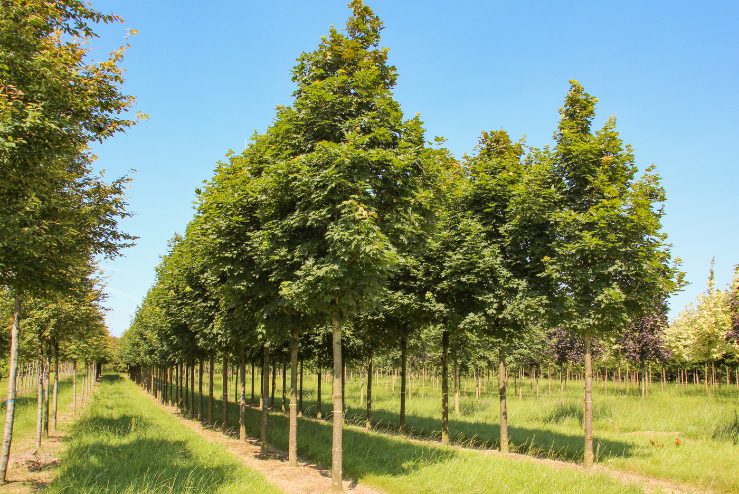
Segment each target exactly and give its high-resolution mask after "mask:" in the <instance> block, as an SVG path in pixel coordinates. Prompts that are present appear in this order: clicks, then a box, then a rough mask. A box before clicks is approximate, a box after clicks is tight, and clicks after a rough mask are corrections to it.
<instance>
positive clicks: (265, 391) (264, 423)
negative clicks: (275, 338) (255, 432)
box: [260, 343, 269, 452]
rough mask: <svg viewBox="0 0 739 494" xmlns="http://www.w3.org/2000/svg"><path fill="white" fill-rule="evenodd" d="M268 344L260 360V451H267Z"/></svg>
mask: <svg viewBox="0 0 739 494" xmlns="http://www.w3.org/2000/svg"><path fill="white" fill-rule="evenodd" d="M268 400H269V344H268V343H265V345H264V350H263V360H262V427H261V430H260V433H261V439H262V445H261V446H262V452H265V451H267V427H268V426H269V403H268Z"/></svg>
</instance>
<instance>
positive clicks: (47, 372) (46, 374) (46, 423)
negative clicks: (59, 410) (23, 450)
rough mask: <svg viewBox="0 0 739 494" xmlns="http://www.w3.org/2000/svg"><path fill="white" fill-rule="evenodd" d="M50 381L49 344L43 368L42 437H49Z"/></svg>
mask: <svg viewBox="0 0 739 494" xmlns="http://www.w3.org/2000/svg"><path fill="white" fill-rule="evenodd" d="M50 380H51V342H49V347H48V348H47V353H46V366H45V367H44V436H46V437H49V388H50V386H49V381H50Z"/></svg>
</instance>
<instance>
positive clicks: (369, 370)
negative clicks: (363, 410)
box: [364, 348, 372, 431]
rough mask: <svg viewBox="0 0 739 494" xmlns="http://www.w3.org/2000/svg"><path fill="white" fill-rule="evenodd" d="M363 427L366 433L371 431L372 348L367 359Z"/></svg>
mask: <svg viewBox="0 0 739 494" xmlns="http://www.w3.org/2000/svg"><path fill="white" fill-rule="evenodd" d="M364 426H365V428H366V429H367V430H368V431H370V430H372V348H370V350H369V357H368V358H367V417H366V422H365V424H364Z"/></svg>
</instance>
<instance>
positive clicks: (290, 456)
mask: <svg viewBox="0 0 739 494" xmlns="http://www.w3.org/2000/svg"><path fill="white" fill-rule="evenodd" d="M287 461H288V463H289V464H290V466H293V467H296V466H298V332H297V330H295V329H293V330H292V332H291V335H290V423H289V431H288V446H287Z"/></svg>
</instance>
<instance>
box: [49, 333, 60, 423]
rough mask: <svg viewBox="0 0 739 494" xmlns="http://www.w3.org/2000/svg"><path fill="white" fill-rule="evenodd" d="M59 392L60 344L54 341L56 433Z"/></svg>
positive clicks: (54, 416) (54, 418)
mask: <svg viewBox="0 0 739 494" xmlns="http://www.w3.org/2000/svg"><path fill="white" fill-rule="evenodd" d="M58 390H59V343H58V342H57V341H54V394H53V396H52V398H53V399H54V406H53V411H52V414H51V430H53V431H56V417H57V408H58V407H57V401H56V400H57V391H58Z"/></svg>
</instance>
